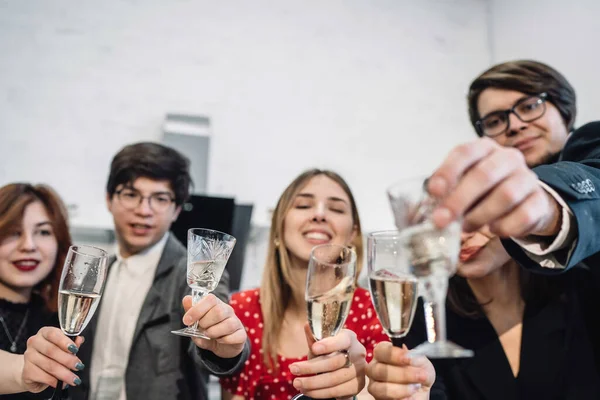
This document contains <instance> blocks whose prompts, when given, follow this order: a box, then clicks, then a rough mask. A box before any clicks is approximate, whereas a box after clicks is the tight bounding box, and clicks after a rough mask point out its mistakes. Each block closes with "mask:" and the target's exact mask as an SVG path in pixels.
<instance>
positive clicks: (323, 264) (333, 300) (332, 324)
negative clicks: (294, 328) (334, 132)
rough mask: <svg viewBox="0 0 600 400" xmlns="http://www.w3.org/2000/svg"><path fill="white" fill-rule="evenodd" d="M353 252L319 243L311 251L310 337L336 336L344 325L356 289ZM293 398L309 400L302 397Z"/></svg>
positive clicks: (308, 281) (308, 279)
mask: <svg viewBox="0 0 600 400" xmlns="http://www.w3.org/2000/svg"><path fill="white" fill-rule="evenodd" d="M355 276H356V252H355V251H354V250H352V249H351V248H350V247H347V246H340V245H336V244H322V245H319V246H316V247H314V248H313V249H312V251H311V253H310V259H309V262H308V272H307V275H306V294H305V299H306V305H307V307H308V325H309V327H310V331H311V332H312V335H313V337H314V338H315V339H316V340H322V339H325V338H328V337H331V336H335V335H337V334H338V333H339V331H340V330H341V329H342V327H343V326H344V323H345V322H346V318H347V317H348V312H349V311H350V305H351V304H352V296H353V294H354V289H355ZM294 399H303V400H310V399H311V397H308V396H306V395H303V394H299V395H296V396H295V397H294Z"/></svg>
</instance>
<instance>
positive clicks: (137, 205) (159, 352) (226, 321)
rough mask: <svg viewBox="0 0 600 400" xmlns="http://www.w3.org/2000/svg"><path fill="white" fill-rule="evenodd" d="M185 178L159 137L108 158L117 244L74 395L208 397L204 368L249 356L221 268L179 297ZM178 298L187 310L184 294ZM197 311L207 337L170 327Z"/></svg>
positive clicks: (220, 369) (228, 368) (178, 158)
mask: <svg viewBox="0 0 600 400" xmlns="http://www.w3.org/2000/svg"><path fill="white" fill-rule="evenodd" d="M190 184H191V178H190V173H189V160H188V159H187V158H186V157H184V156H183V155H182V154H180V153H179V152H177V151H176V150H174V149H172V148H169V147H166V146H163V145H161V144H158V143H135V144H131V145H128V146H125V147H124V148H123V149H121V150H120V151H119V152H118V153H117V154H116V155H115V157H114V158H113V160H112V163H111V165H110V171H109V176H108V181H107V184H106V204H107V207H108V210H109V212H110V213H111V214H112V217H113V221H114V226H115V234H116V239H117V246H116V252H115V255H114V256H113V257H111V259H109V264H110V267H109V272H108V277H107V280H106V283H105V289H104V293H103V295H102V299H101V302H100V305H99V306H98V310H97V312H96V313H95V315H94V317H93V318H92V320H91V321H90V323H89V325H88V327H87V328H86V330H85V332H84V335H85V337H86V339H87V340H86V341H85V344H84V345H82V346H81V347H80V349H79V352H78V353H77V356H78V357H79V358H80V359H81V361H82V363H83V364H85V366H86V368H85V369H83V371H81V372H80V374H79V375H80V381H78V382H77V383H78V384H77V385H76V386H72V387H70V388H69V395H70V396H71V399H73V400H78V399H88V398H91V399H95V400H101V399H111V400H113V399H115V400H125V399H129V400H135V399H144V400H152V399H156V400H159V399H160V400H166V399H173V400H175V399H200V400H202V399H207V398H208V394H207V379H208V373H212V374H215V375H217V376H222V375H227V374H231V373H233V372H235V371H236V370H237V369H238V368H241V367H242V366H243V365H244V362H245V361H246V360H247V358H248V354H249V351H250V347H249V343H248V341H247V335H246V330H245V329H244V327H243V325H242V323H241V321H240V319H239V318H237V316H236V315H235V313H234V312H233V309H232V308H231V307H230V306H229V304H227V302H228V296H229V288H228V275H227V272H225V273H224V274H223V277H222V278H221V281H220V282H219V284H218V286H217V288H216V289H215V290H214V291H213V293H214V294H209V295H207V296H205V297H204V298H203V299H202V300H200V301H199V302H198V304H196V305H195V306H194V307H193V310H190V311H191V312H190V311H188V312H185V311H184V307H183V305H182V299H183V298H184V296H185V295H187V294H189V292H190V291H189V288H188V285H187V280H186V273H187V268H186V261H187V251H186V248H185V246H184V245H183V244H181V243H180V242H179V241H178V240H177V239H176V238H175V236H173V235H172V234H170V233H169V228H170V227H171V224H172V223H173V221H175V219H176V218H177V216H178V215H179V212H180V211H181V207H182V205H183V203H184V202H185V201H186V200H187V198H188V196H189V189H190ZM184 304H185V305H186V306H187V308H189V306H190V304H191V298H190V296H187V297H186V298H185V300H184ZM190 314H194V315H195V316H198V315H199V317H198V318H192V317H191V315H190ZM195 319H196V320H198V321H199V324H200V326H201V327H202V328H203V329H205V330H206V332H207V335H208V336H209V337H211V339H210V340H207V339H199V338H193V339H192V340H191V341H190V339H189V338H184V337H181V336H176V335H173V334H172V333H171V331H172V330H177V329H179V328H181V326H182V323H185V324H186V325H191V324H192V323H193V322H195V321H194V320H195ZM182 320H183V321H182ZM48 329H54V330H55V331H57V332H58V333H60V330H58V329H57V328H48ZM61 335H62V334H61ZM63 336H64V335H63ZM36 338H37V340H38V341H37V342H36V343H38V344H39V345H40V346H42V347H43V346H44V345H45V344H46V345H50V344H49V343H46V342H48V341H47V340H46V341H45V340H44V336H42V335H40V334H38V335H36Z"/></svg>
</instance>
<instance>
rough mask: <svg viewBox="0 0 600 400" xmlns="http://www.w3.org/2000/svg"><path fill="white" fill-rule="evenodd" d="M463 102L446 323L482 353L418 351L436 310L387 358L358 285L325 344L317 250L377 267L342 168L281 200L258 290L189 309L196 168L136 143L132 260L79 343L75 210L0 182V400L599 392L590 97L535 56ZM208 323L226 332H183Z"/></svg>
mask: <svg viewBox="0 0 600 400" xmlns="http://www.w3.org/2000/svg"><path fill="white" fill-rule="evenodd" d="M468 107H469V115H470V118H471V122H472V124H473V127H474V128H475V131H476V133H477V134H478V135H479V136H480V138H477V139H475V140H473V141H472V142H470V143H467V144H464V145H461V146H458V147H456V148H454V149H452V150H451V151H450V152H449V154H448V155H447V157H446V158H445V159H444V160H443V161H442V163H441V164H440V166H439V167H438V168H437V169H436V170H435V172H434V173H433V174H432V175H431V177H430V178H429V180H428V186H427V189H428V191H429V193H430V194H431V195H432V196H434V197H436V198H438V199H439V201H438V203H437V204H438V205H437V208H436V209H435V210H434V212H433V214H432V220H433V222H434V223H435V224H436V225H438V226H439V227H444V226H445V225H447V224H448V223H450V222H451V221H453V220H454V219H456V218H459V217H460V218H462V220H463V230H464V232H463V235H462V244H461V246H462V247H461V255H460V262H459V266H458V273H457V275H456V276H454V277H453V278H452V279H451V281H450V285H449V292H448V300H447V303H448V304H447V306H448V307H447V330H448V339H449V340H451V341H453V342H455V343H457V344H459V345H460V346H462V347H465V348H468V349H471V350H473V352H474V357H472V358H467V359H444V360H428V359H427V358H425V357H422V356H414V355H413V354H411V352H410V349H411V348H413V347H415V346H416V345H418V344H419V343H421V342H423V341H424V340H426V339H427V338H426V337H425V336H426V335H425V329H424V323H425V322H424V318H425V316H424V313H423V309H422V305H421V304H420V305H419V307H420V309H418V310H417V312H416V317H415V320H414V322H413V326H412V328H411V330H410V332H409V334H408V336H407V337H406V338H405V346H404V347H402V348H401V347H394V346H392V344H391V343H390V342H389V339H388V337H387V336H386V335H385V333H384V331H383V330H382V327H381V324H380V323H379V321H378V319H377V315H376V313H375V310H374V308H373V306H372V303H371V299H370V295H369V292H368V291H367V290H365V289H362V288H360V287H357V288H356V290H355V293H354V298H353V301H352V305H351V309H350V311H349V315H348V318H347V320H346V324H345V326H344V329H342V330H341V332H340V333H339V334H337V335H336V336H333V337H330V338H326V339H323V340H320V341H318V342H316V341H315V340H314V338H313V337H312V335H311V333H310V330H309V329H308V324H307V319H308V318H307V309H306V305H305V299H304V288H305V282H306V274H307V266H308V261H309V255H310V252H311V250H312V248H313V247H314V246H315V245H318V244H323V243H335V244H341V245H345V246H352V247H353V248H354V249H355V251H356V253H357V256H358V257H357V258H358V268H357V277H358V273H360V270H361V260H362V255H363V236H362V230H361V223H360V219H359V213H358V208H357V205H356V202H355V200H354V196H353V194H352V192H351V190H350V188H349V186H348V184H347V183H346V182H345V181H344V179H343V178H342V177H340V176H339V175H338V174H336V173H334V172H332V171H326V170H318V169H311V170H308V171H306V172H304V173H302V174H301V175H300V176H298V177H297V178H296V179H294V181H293V182H291V183H290V185H289V186H288V187H287V188H286V189H285V190H284V192H283V193H282V195H281V196H280V198H279V200H278V202H277V206H276V208H275V211H274V213H273V217H272V223H271V230H270V236H269V246H268V254H267V257H266V263H265V266H264V269H263V277H262V281H261V285H260V288H256V289H252V290H246V291H242V292H238V293H235V294H233V295H232V296H231V297H230V295H229V290H228V276H227V272H226V271H225V273H224V274H223V278H222V279H221V281H220V283H219V286H218V287H217V289H216V290H215V291H214V292H213V294H212V295H208V296H206V297H204V298H203V299H202V300H201V301H200V302H199V303H198V304H196V305H194V306H192V301H191V298H190V297H189V296H186V294H188V292H189V288H188V287H187V283H186V277H185V275H186V249H185V247H184V246H183V245H182V244H181V243H180V242H178V241H177V239H176V238H175V237H174V236H173V235H171V234H170V233H169V228H170V226H171V224H172V223H173V221H175V219H176V218H177V217H178V215H179V212H180V210H181V207H182V205H183V203H184V202H185V201H186V200H187V198H188V196H189V187H190V175H189V161H188V160H187V159H186V158H185V157H183V156H182V155H181V154H179V153H178V152H177V151H175V150H173V149H170V148H168V147H165V146H162V145H160V144H156V143H137V144H133V145H129V146H126V147H125V148H123V149H122V150H121V151H120V152H119V153H118V154H116V155H115V157H114V158H113V160H112V163H111V166H110V172H109V177H108V182H107V185H106V204H107V207H108V210H109V211H110V213H111V214H112V216H113V220H114V227H115V233H116V238H117V248H116V252H115V254H114V255H113V256H112V257H111V259H110V260H109V265H110V267H109V274H108V277H107V280H106V284H105V290H104V294H103V296H102V299H101V303H100V306H99V308H98V310H97V311H96V313H95V316H94V317H93V319H92V320H91V321H90V323H89V325H88V327H87V328H86V330H85V331H84V333H83V337H78V338H77V339H76V340H75V341H72V340H71V339H69V338H68V337H67V336H65V335H64V334H62V332H61V330H60V329H59V328H58V326H59V325H58V318H57V313H56V309H57V287H58V282H59V278H60V273H61V268H62V264H63V262H64V259H65V256H66V253H67V250H68V248H69V246H70V245H71V237H70V235H69V229H68V225H67V217H66V212H65V207H64V205H63V204H62V202H61V200H60V199H59V197H58V196H57V195H56V193H54V191H53V190H52V189H51V188H49V187H47V186H44V185H37V186H34V185H30V184H23V183H17V184H10V185H6V186H4V187H3V188H1V189H0V323H1V325H2V326H0V328H1V329H0V349H1V351H0V364H1V365H2V366H3V368H0V393H7V395H6V397H5V396H0V398H48V397H50V394H49V392H48V391H50V390H52V387H55V386H56V385H57V381H58V380H61V381H63V382H64V383H65V386H64V392H65V396H69V397H70V398H72V399H74V400H77V399H87V398H91V399H119V400H125V399H130V400H134V399H150V400H152V399H161V400H163V399H206V398H207V389H206V388H207V379H208V374H213V375H215V376H218V377H219V378H220V383H221V387H222V398H223V399H226V400H229V399H231V400H252V399H256V400H259V399H291V398H292V397H293V396H295V395H296V394H298V393H304V394H305V395H307V396H310V397H312V398H322V399H330V398H336V399H345V400H346V399H352V398H358V399H361V398H375V399H378V400H387V399H390V400H391V399H403V398H407V399H408V398H411V399H461V400H462V399H467V400H470V399H481V400H483V399H512V398H515V399H516V398H523V399H529V398H549V399H583V398H586V399H587V398H590V399H591V398H600V379H598V378H600V375H599V373H598V371H599V367H600V321H598V320H597V318H595V313H596V310H598V309H599V308H598V307H599V306H600V297H599V296H597V295H596V292H597V291H598V289H599V288H600V281H599V280H598V272H597V270H598V268H599V267H598V266H596V263H595V261H596V260H598V261H600V258H598V256H597V255H596V253H597V252H598V251H600V241H598V240H597V239H596V232H597V231H598V229H599V228H598V227H600V223H599V222H600V204H599V200H600V196H599V195H598V192H596V189H595V187H596V186H597V185H600V171H599V170H598V169H599V168H600V146H598V144H597V142H598V141H600V123H590V124H587V125H585V126H583V127H581V128H579V129H575V116H576V97H575V91H574V90H573V88H572V87H571V85H570V84H569V82H568V81H567V80H566V79H565V78H564V77H563V76H562V75H561V74H560V73H558V72H557V71H556V70H554V69H553V68H551V67H549V66H547V65H545V64H542V63H539V62H535V61H526V60H523V61H515V62H508V63H503V64H499V65H496V66H494V67H492V68H491V69H489V70H487V71H485V72H484V73H483V74H482V75H480V76H479V77H478V78H477V79H475V81H474V82H473V83H472V84H471V87H470V89H469V93H468ZM182 299H183V302H182ZM196 321H197V322H198V324H199V326H200V328H202V329H203V330H204V331H205V332H206V333H207V335H208V336H209V337H210V338H211V339H200V338H194V339H192V340H191V341H190V340H189V339H188V338H182V337H180V336H176V335H173V334H171V333H170V332H171V330H174V329H178V328H179V327H180V325H181V323H182V322H183V323H184V324H186V325H191V324H193V323H195V322H196ZM84 337H85V339H84ZM26 392H27V393H26ZM9 393H12V394H9ZM36 393H37V394H36ZM36 396H37V397H36Z"/></svg>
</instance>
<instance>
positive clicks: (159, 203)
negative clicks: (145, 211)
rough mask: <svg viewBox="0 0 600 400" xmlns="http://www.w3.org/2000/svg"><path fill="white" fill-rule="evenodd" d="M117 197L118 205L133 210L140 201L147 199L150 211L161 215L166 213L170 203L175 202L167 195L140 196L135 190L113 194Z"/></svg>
mask: <svg viewBox="0 0 600 400" xmlns="http://www.w3.org/2000/svg"><path fill="white" fill-rule="evenodd" d="M115 194H116V195H117V199H118V200H119V203H121V205H122V206H123V207H124V208H125V209H127V210H133V209H135V208H137V207H138V206H139V205H140V204H142V201H144V200H145V199H148V204H149V205H150V208H151V209H152V211H154V212H156V213H163V212H165V211H167V209H168V208H169V207H170V206H171V203H173V202H174V201H175V199H173V197H171V196H169V195H168V194H167V193H152V194H151V195H150V196H142V194H141V193H140V192H138V191H137V190H131V189H127V188H125V189H121V190H117V191H116V192H115Z"/></svg>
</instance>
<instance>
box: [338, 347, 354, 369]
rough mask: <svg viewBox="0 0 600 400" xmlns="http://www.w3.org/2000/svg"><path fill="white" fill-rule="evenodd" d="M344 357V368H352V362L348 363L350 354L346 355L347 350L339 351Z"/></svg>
mask: <svg viewBox="0 0 600 400" xmlns="http://www.w3.org/2000/svg"><path fill="white" fill-rule="evenodd" d="M340 353H342V354H343V355H344V357H346V363H344V368H350V367H351V366H352V361H350V354H348V350H342V351H340Z"/></svg>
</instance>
